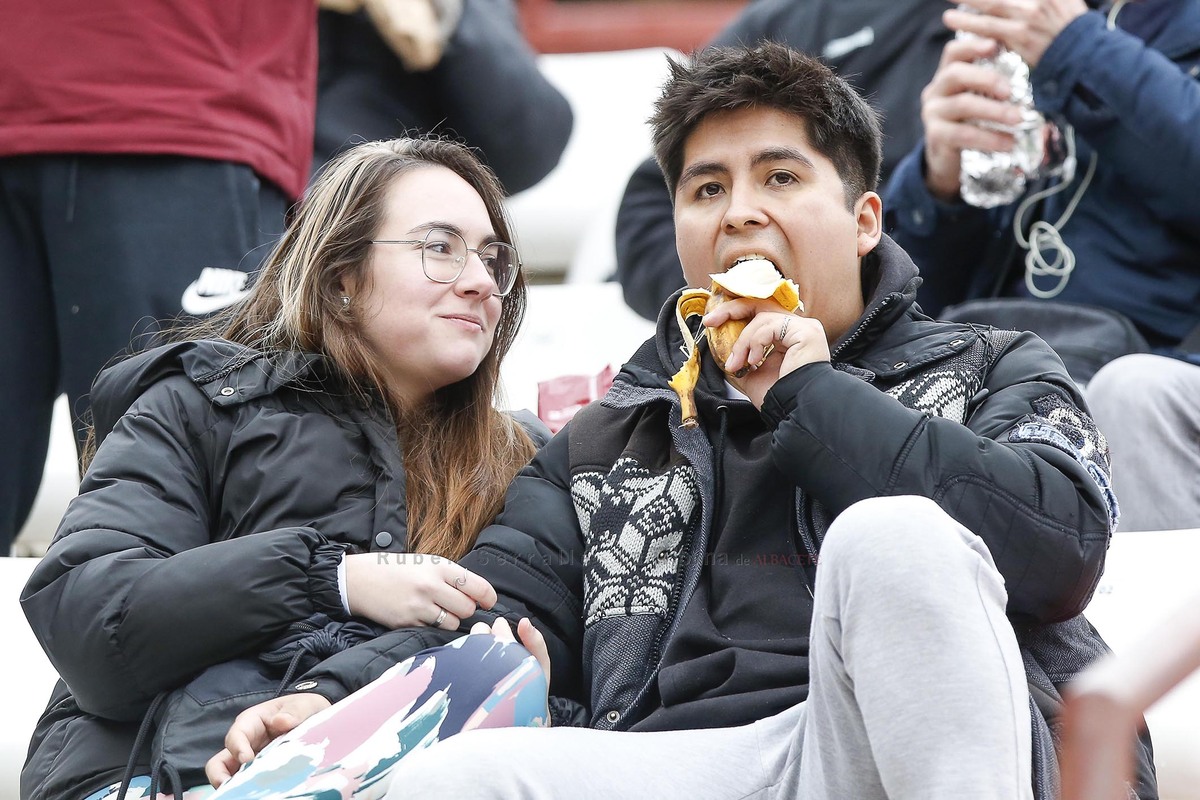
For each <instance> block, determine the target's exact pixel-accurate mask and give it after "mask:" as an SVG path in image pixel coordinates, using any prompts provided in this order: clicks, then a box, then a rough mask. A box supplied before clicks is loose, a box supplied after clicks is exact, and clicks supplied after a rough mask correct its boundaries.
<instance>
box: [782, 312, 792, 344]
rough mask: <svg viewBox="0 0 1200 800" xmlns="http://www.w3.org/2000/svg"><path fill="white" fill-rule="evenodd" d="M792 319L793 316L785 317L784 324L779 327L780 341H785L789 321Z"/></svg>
mask: <svg viewBox="0 0 1200 800" xmlns="http://www.w3.org/2000/svg"><path fill="white" fill-rule="evenodd" d="M791 321H792V318H791V317H784V318H783V325H781V326H780V328H779V341H781V342H782V341H783V337H785V336H787V329H788V323H789V322H791Z"/></svg>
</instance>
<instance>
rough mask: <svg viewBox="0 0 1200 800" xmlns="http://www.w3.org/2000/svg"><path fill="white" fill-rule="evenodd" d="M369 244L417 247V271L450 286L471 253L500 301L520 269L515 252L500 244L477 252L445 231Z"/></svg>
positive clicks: (436, 281) (497, 243)
mask: <svg viewBox="0 0 1200 800" xmlns="http://www.w3.org/2000/svg"><path fill="white" fill-rule="evenodd" d="M370 241H371V244H419V245H421V270H422V271H423V272H424V273H425V277H426V278H429V280H431V281H433V282H434V283H454V282H455V281H456V280H458V278H459V276H460V275H462V274H463V270H464V269H466V267H467V255H468V254H470V253H475V254H476V255H478V256H479V260H480V261H482V262H483V266H484V267H485V268H486V269H487V271H488V274H489V275H491V276H492V281H493V282H494V283H495V284H496V295H497V296H498V297H504V296H505V295H506V294H508V293H509V292H510V291H512V288H513V284H515V283H516V282H517V273H518V272H519V271H520V269H521V259H520V258H519V257H518V256H517V249H516V248H515V247H513V246H511V245H507V244H505V243H504V242H492V243H491V244H487V245H484V246H483V247H480V248H478V249H476V248H472V247H467V242H466V240H465V239H463V238H462V237H461V236H459V235H458V234H457V233H455V232H454V231H448V230H446V229H445V228H430V229H429V232H428V233H426V234H425V238H424V239H371V240H370Z"/></svg>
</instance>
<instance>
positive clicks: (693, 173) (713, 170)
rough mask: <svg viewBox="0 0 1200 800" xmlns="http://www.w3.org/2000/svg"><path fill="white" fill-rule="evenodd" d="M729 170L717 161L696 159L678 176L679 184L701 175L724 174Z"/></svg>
mask: <svg viewBox="0 0 1200 800" xmlns="http://www.w3.org/2000/svg"><path fill="white" fill-rule="evenodd" d="M728 172H729V169H728V168H727V167H726V166H725V165H724V164H721V163H720V162H717V161H697V162H696V163H695V164H692V165H691V166H690V167H688V168H687V169H685V170H684V171H683V173H682V174H681V175H680V176H679V185H680V186H682V185H683V184H685V183H687V182H688V181H690V180H693V179H695V178H697V177H699V176H701V175H724V174H726V173H728Z"/></svg>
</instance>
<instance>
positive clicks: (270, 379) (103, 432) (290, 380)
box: [91, 339, 333, 444]
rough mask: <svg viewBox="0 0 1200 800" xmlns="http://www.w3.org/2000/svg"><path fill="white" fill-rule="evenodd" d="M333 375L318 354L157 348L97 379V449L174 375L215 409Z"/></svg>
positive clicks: (216, 346)
mask: <svg viewBox="0 0 1200 800" xmlns="http://www.w3.org/2000/svg"><path fill="white" fill-rule="evenodd" d="M332 374H333V370H332V369H331V367H330V365H329V364H328V363H327V360H326V359H325V357H324V356H321V355H317V354H315V353H297V352H271V353H267V352H265V351H262V350H256V349H254V348H251V347H247V346H245V345H242V344H237V343H236V342H230V341H226V340H224V339H197V340H194V341H188V342H178V343H175V344H167V345H163V346H161V347H156V348H153V349H151V350H147V351H145V352H142V353H138V354H137V355H134V356H132V357H130V358H128V359H125V360H124V361H121V362H119V363H117V364H115V365H113V366H111V367H109V368H108V369H105V370H104V371H103V372H101V373H100V375H99V376H97V378H96V381H95V383H93V384H92V394H91V407H92V418H93V420H94V424H95V428H96V443H97V444H99V443H100V442H101V441H102V440H103V439H104V437H105V436H107V435H108V433H109V431H111V430H112V428H113V426H114V425H115V424H116V423H117V420H118V419H120V418H121V415H123V414H124V413H125V412H126V411H128V410H129V408H130V406H132V405H133V403H134V401H136V400H137V399H138V398H139V397H141V396H142V394H144V393H145V392H146V390H147V389H149V388H150V387H151V386H153V385H154V384H156V383H158V382H160V381H162V380H164V379H165V378H168V377H170V376H173V375H185V376H187V377H188V378H189V379H190V380H191V381H192V382H193V383H195V384H196V386H197V387H198V388H199V389H200V390H201V391H202V392H204V393H205V394H206V395H207V396H208V398H209V399H210V400H211V401H212V402H213V403H214V404H215V405H220V406H230V405H237V404H239V403H244V402H246V401H248V400H251V399H253V398H256V397H261V396H263V395H266V394H271V393H272V392H275V391H276V390H278V389H279V388H280V387H281V386H284V385H287V384H302V383H306V382H309V381H312V380H317V381H320V380H322V379H326V378H328V377H330V376H331V375H332Z"/></svg>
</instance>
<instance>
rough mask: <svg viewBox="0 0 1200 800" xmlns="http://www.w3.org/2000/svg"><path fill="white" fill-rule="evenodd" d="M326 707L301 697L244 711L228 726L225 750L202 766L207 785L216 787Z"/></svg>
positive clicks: (312, 696)
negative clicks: (278, 738) (271, 744)
mask: <svg viewBox="0 0 1200 800" xmlns="http://www.w3.org/2000/svg"><path fill="white" fill-rule="evenodd" d="M329 706H330V702H329V700H327V699H326V698H324V697H322V696H321V695H319V694H312V693H301V694H287V695H284V696H283V697H277V698H275V699H274V700H268V701H266V702H265V703H259V704H258V705H256V706H251V707H250V708H247V709H246V710H245V711H243V712H242V713H240V714H238V715H237V718H236V719H234V721H233V725H231V726H229V731H228V733H226V734H225V749H224V750H222V751H221V752H219V753H217V754H216V755H215V756H213V757H212V758H210V759H209V760H208V763H207V764H205V765H204V774H205V775H207V776H208V782H209V783H211V784H212V785H213V786H218V787H219V786H220V785H221V784H222V783H224V782H225V781H227V780H229V779H230V778H231V777H233V773H235V772H237V771H238V769H240V768H241V766H242V765H243V764H245V763H246V762H248V761H250V759H252V758H254V757H255V756H256V755H258V753H259V752H260V751H262V749H263V748H264V747H266V746H267V745H268V744H270V743H271V742H272V741H274V740H275V739H276V738H277V737H279V736H282V735H283V734H285V733H287V732H288V731H290V730H292V729H293V728H295V727H296V726H297V725H299V724H300V723H301V722H304V720H306V719H308V718H309V717H311V716H312V715H313V714H316V713H317V712H318V711H324V710H325V709H327V708H329Z"/></svg>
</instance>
